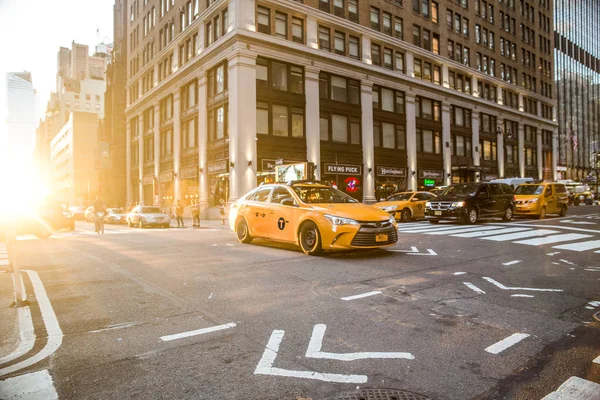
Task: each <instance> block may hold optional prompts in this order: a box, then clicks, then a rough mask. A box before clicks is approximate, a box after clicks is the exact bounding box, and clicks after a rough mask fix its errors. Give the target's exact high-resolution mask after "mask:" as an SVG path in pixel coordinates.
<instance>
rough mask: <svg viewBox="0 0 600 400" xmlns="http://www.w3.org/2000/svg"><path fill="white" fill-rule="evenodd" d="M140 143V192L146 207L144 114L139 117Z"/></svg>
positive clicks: (141, 201)
mask: <svg viewBox="0 0 600 400" xmlns="http://www.w3.org/2000/svg"><path fill="white" fill-rule="evenodd" d="M138 143H139V144H140V145H139V153H138V154H139V157H138V158H139V161H138V162H139V169H138V175H139V176H138V190H139V191H140V196H139V199H140V204H141V205H144V114H140V115H138Z"/></svg>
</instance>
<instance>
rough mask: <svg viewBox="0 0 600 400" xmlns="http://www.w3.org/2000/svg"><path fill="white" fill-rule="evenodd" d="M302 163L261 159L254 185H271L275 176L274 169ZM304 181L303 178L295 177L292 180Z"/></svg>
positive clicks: (280, 159) (281, 159)
mask: <svg viewBox="0 0 600 400" xmlns="http://www.w3.org/2000/svg"><path fill="white" fill-rule="evenodd" d="M302 163H304V161H293V160H287V159H283V158H279V159H270V158H263V159H262V160H261V161H260V163H259V165H260V167H261V169H260V170H259V171H257V173H256V184H257V185H260V184H261V183H273V182H275V180H276V176H275V167H278V166H282V165H299V164H302ZM300 179H304V178H303V177H295V179H294V180H300Z"/></svg>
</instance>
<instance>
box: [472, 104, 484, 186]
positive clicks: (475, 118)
mask: <svg viewBox="0 0 600 400" xmlns="http://www.w3.org/2000/svg"><path fill="white" fill-rule="evenodd" d="M471 132H472V139H471V141H472V143H471V148H472V149H473V165H475V166H477V167H478V166H480V165H481V157H480V155H481V151H482V149H480V148H479V146H480V144H479V113H478V112H476V111H473V112H472V113H471ZM480 180H481V172H476V173H475V181H476V182H479V181H480Z"/></svg>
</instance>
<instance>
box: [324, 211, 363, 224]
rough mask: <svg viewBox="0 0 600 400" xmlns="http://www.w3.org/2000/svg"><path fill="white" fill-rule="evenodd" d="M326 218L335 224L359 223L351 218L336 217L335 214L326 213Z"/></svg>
mask: <svg viewBox="0 0 600 400" xmlns="http://www.w3.org/2000/svg"><path fill="white" fill-rule="evenodd" d="M325 218H327V220H328V221H329V222H331V223H332V224H333V225H358V222H357V221H355V220H353V219H350V218H342V217H336V216H335V215H327V214H326V215H325Z"/></svg>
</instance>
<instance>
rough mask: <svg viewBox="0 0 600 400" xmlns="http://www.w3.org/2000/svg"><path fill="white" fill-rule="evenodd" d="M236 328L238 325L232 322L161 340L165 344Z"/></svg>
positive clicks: (164, 337) (177, 334) (163, 337)
mask: <svg viewBox="0 0 600 400" xmlns="http://www.w3.org/2000/svg"><path fill="white" fill-rule="evenodd" d="M235 327H236V324H235V323H233V322H230V323H228V324H223V325H217V326H211V327H210V328H203V329H197V330H195V331H189V332H182V333H176V334H174V335H167V336H161V337H160V339H161V340H162V341H163V342H168V341H171V340H176V339H182V338H186V337H190V336H198V335H204V334H205V333H212V332H217V331H222V330H223V329H229V328H235Z"/></svg>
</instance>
